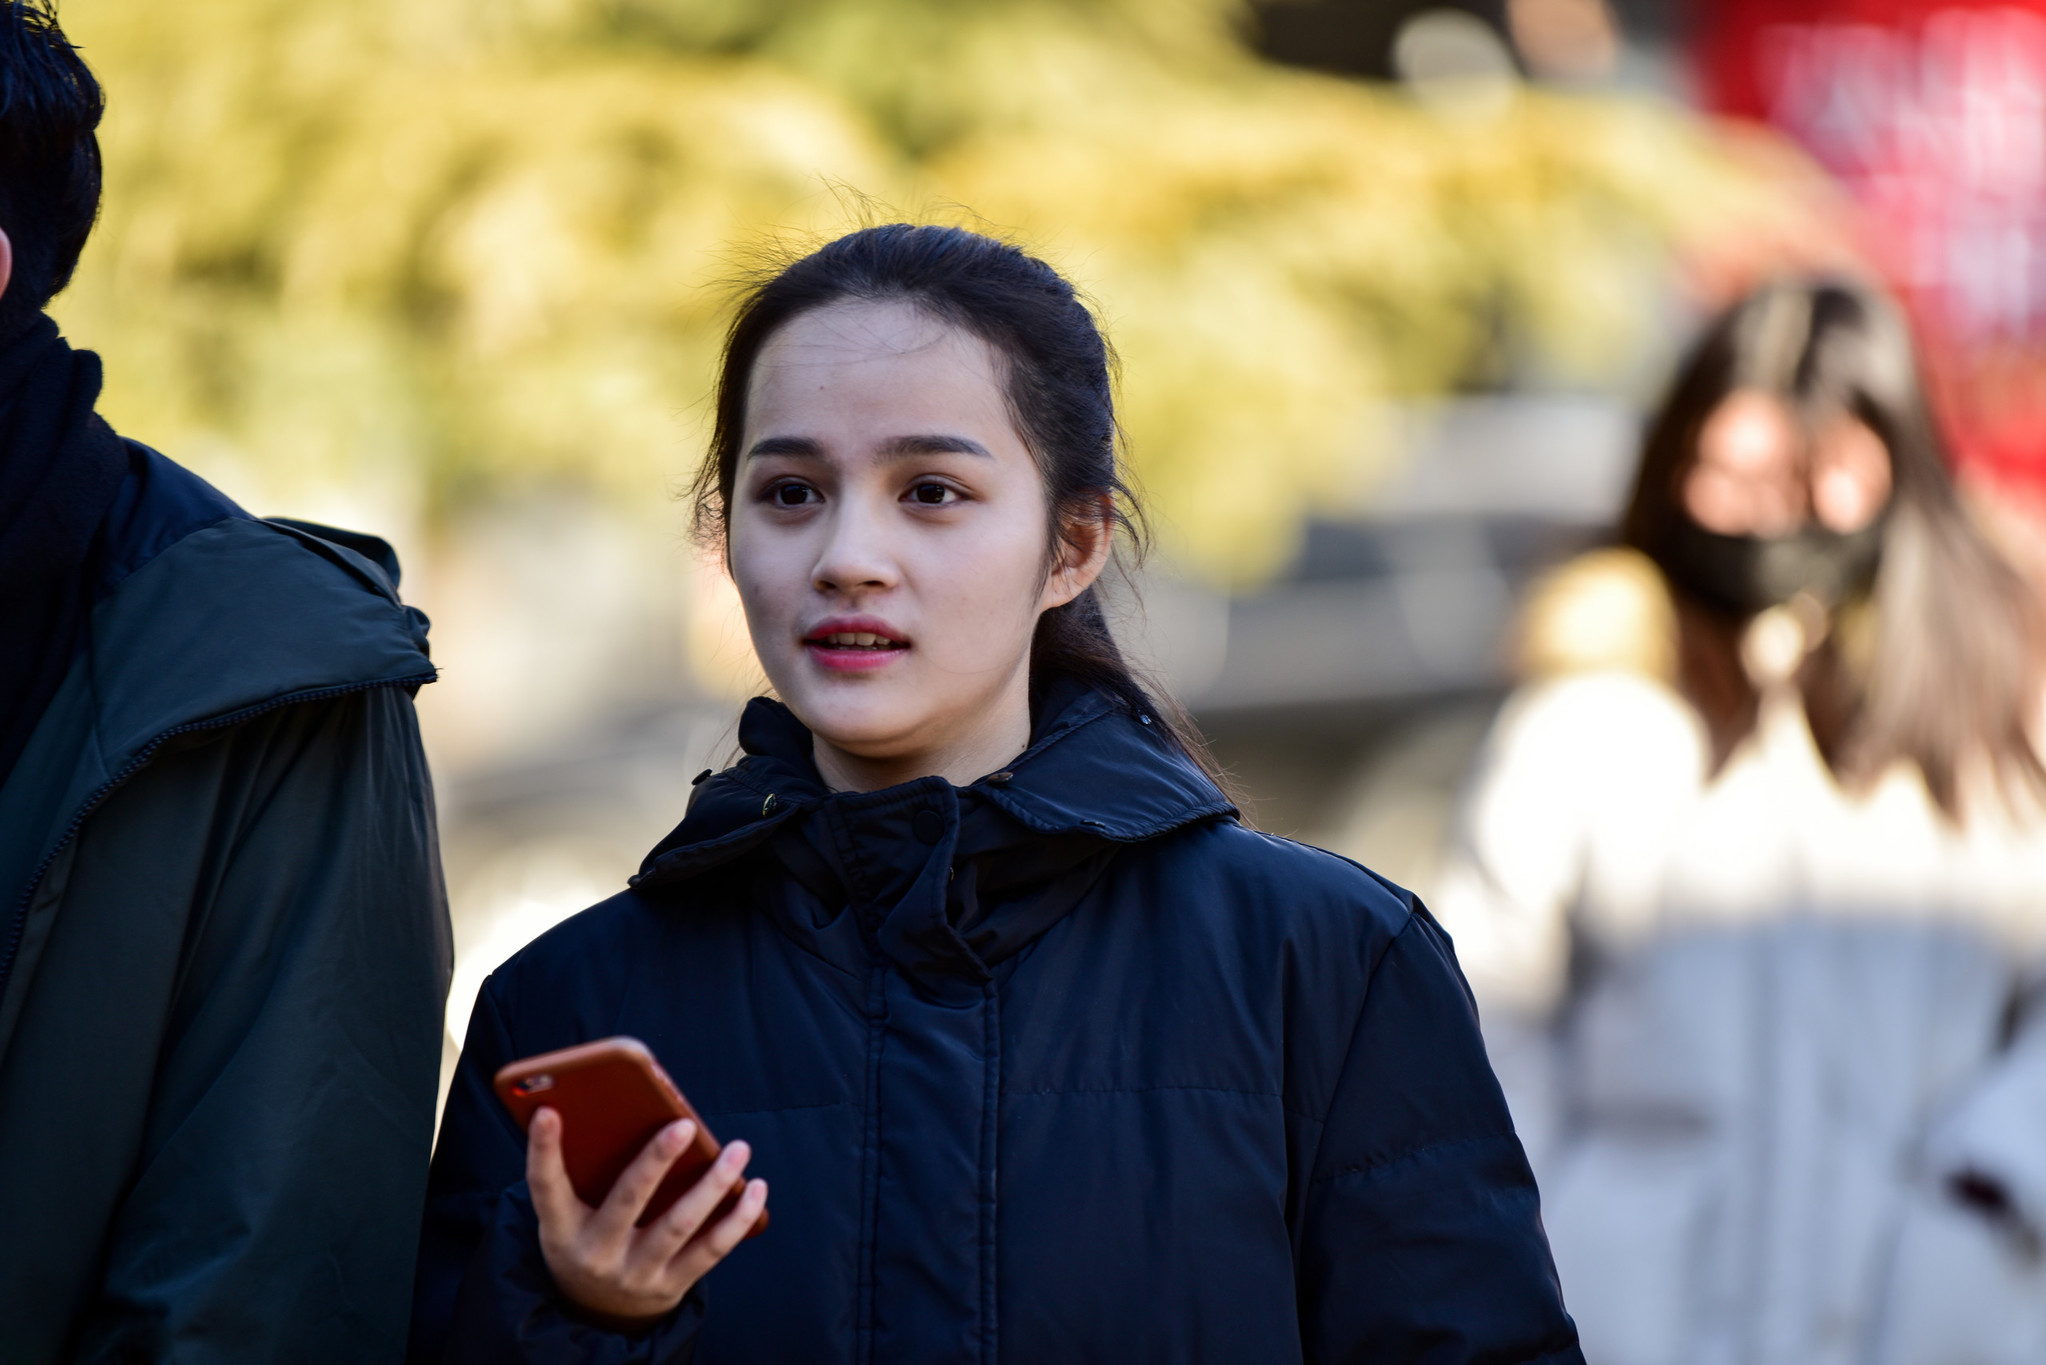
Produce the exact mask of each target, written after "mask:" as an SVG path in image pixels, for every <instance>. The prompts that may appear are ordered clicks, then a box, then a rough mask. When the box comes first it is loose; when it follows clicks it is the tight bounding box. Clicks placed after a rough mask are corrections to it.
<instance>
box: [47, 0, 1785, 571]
mask: <svg viewBox="0 0 2046 1365" xmlns="http://www.w3.org/2000/svg"><path fill="white" fill-rule="evenodd" d="M65 19H66V22H67V26H68V27H69V28H70V30H71V32H72V34H73V36H74V37H75V38H76V39H77V40H78V41H79V42H80V43H81V45H82V46H83V47H84V49H85V53H86V56H87V58H88V60H90V61H91V62H92V63H93V64H94V66H95V68H96V69H97V70H98V71H99V73H100V75H101V77H102V78H103V79H104V81H105V83H106V85H107V87H108V90H109V92H110V97H111V108H110V113H109V116H108V121H107V125H106V129H105V134H104V145H105V150H106V157H107V166H108V182H107V202H106V213H105V218H104V221H103V222H102V224H101V227H100V230H99V233H98V235H97V237H96V238H95V240H94V242H93V244H92V245H91V246H90V247H89V248H88V251H87V255H86V259H85V262H84V264H83V267H82V269H81V271H80V275H79V278H78V280H77V283H76V284H74V286H73V287H72V289H71V291H70V293H69V294H67V295H66V296H65V297H64V298H63V299H62V300H61V301H60V307H59V309H58V311H59V314H60V317H61V318H62V320H63V321H64V323H65V325H66V326H67V328H68V329H69V330H70V331H71V332H72V334H73V335H74V336H75V337H76V338H78V339H79V340H80V341H81V342H83V343H84V344H88V345H97V346H100V347H102V348H103V350H104V351H105V353H106V356H107V361H108V366H109V371H110V377H111V378H110V385H109V398H108V408H109V411H110V415H111V416H112V417H113V419H114V420H115V421H116V422H118V423H120V424H122V425H123V426H125V427H126V428H127V429H129V430H131V431H133V432H135V433H136V434H137V435H139V436H142V437H144V438H145V439H149V440H153V441H156V442H158V443H161V444H164V445H166V446H167V447H168V448H170V449H172V450H173V451H175V452H176V453H177V454H179V455H180V456H181V457H183V458H186V459H189V460H191V461H192V462H193V463H195V464H196V465H197V466H198V467H199V468H201V469H202V470H205V471H207V472H209V473H211V474H213V475H214V476H215V477H217V478H220V479H222V480H223V481H224V482H226V483H227V485H228V486H229V487H230V489H231V490H233V491H236V492H238V493H240V494H242V495H243V496H247V497H251V498H254V497H258V496H260V497H263V498H269V499H273V500H275V501H277V502H279V503H282V502H284V501H287V500H290V499H295V498H300V497H302V496H303V494H304V491H305V490H307V489H309V488H315V487H317V488H324V489H329V490H332V489H340V490H343V491H347V492H353V493H354V494H356V495H358V496H360V497H361V498H362V499H363V500H365V501H374V502H375V503H377V504H379V505H382V506H384V507H389V506H391V505H393V503H394V501H396V503H397V504H398V505H401V506H403V505H410V506H411V507H413V508H414V509H415V510H416V512H417V514H418V515H420V516H422V517H424V518H425V519H427V520H428V521H429V522H431V521H432V520H433V519H434V518H435V517H437V516H439V515H441V514H442V513H443V512H445V510H446V509H448V508H449V507H451V506H454V505H457V504H458V503H459V502H460V500H462V499H463V498H465V497H468V496H470V495H471V494H472V493H475V492H477V491H481V490H485V489H488V488H490V487H492V486H496V485H499V484H502V483H504V482H505V481H519V480H550V479H551V480H568V481H573V482H576V483H580V484H584V485H588V486H593V487H598V488H602V489H605V490H608V491H610V492H612V493H615V494H617V495H620V496H622V497H624V498H625V499H627V500H629V501H633V502H636V503H639V504H641V505H644V506H646V507H648V508H650V509H657V508H660V507H662V506H665V505H666V504H664V502H663V498H664V496H665V494H666V493H667V492H668V491H669V490H671V489H672V488H673V487H674V486H675V485H676V484H677V483H678V482H679V481H680V479H681V477H682V476H683V474H684V473H685V471H686V470H687V468H688V467H689V465H690V464H691V462H692V461H693V459H694V457H695V455H696V452H697V451H698V450H699V449H700V440H701V432H702V427H703V421H704V417H705V404H704V401H703V399H704V396H705V393H706V390H707V387H708V383H709V379H710V376H711V371H712V367H713V364H714V361H715V355H716V348H717V343H718V339H719V319H720V311H721V309H722V307H723V306H724V305H725V303H726V301H727V298H728V291H727V290H726V289H723V288H721V287H720V285H721V284H725V283H729V282H730V281H732V280H733V279H735V278H737V277H739V276H741V275H743V273H744V272H745V270H746V269H747V268H749V265H757V264H758V263H759V262H760V261H761V260H763V259H768V257H767V256H765V255H763V252H765V251H768V250H770V249H771V248H772V246H773V244H774V243H781V244H783V245H784V246H800V245H802V244H804V243H806V242H810V241H814V240H815V239H816V237H817V236H818V235H819V234H822V233H827V232H832V231H837V230H840V229H842V228H844V227H846V226H848V225H850V223H851V222H852V221H854V220H855V219H856V218H857V217H858V216H859V214H860V213H861V212H863V211H865V210H863V208H862V203H863V200H862V199H861V196H864V195H871V196H873V197H874V200H875V201H876V202H879V203H883V204H888V205H893V206H897V207H899V208H902V209H904V210H906V211H907V212H909V213H910V214H911V215H912V216H917V217H923V218H952V219H959V220H964V221H975V222H980V223H982V224H984V225H991V226H992V227H993V228H994V229H995V230H997V231H999V232H1002V233H1004V234H1006V235H1009V236H1012V237H1013V238H1015V239H1017V240H1020V241H1021V242H1022V243H1024V244H1025V245H1027V246H1030V247H1032V248H1033V249H1035V250H1038V251H1040V252H1042V253H1044V254H1046V255H1047V256H1048V257H1049V258H1050V259H1051V260H1053V261H1054V263H1056V264H1058V265H1060V266H1061V267H1063V268H1065V269H1067V270H1068V271H1070V272H1071V273H1072V274H1073V275H1074V276H1075V277H1076V278H1077V279H1078V280H1079V281H1081V282H1082V284H1083V285H1084V286H1085V287H1087V288H1088V289H1089V290H1090V291H1091V292H1092V293H1093V295H1094V296H1095V297H1096V298H1097V299H1098V300H1099V301H1100V303H1101V305H1102V308H1103V312H1104V315H1105V318H1106V320H1107V322H1108V324H1109V326H1110V327H1111V329H1112V334H1113V336H1114V338H1115V340H1116V342H1117V344H1118V346H1119V348H1120V350H1121V352H1122V355H1123V359H1124V363H1125V394H1124V400H1125V409H1126V424H1127V428H1128V431H1129V436H1130V442H1131V450H1132V454H1133V458H1134V460H1135V462H1136V467H1137V470H1138V473H1139V476H1140V478H1141V479H1142V481H1143V483H1144V485H1145V486H1146V488H1147V489H1148V491H1149V492H1150V494H1151V496H1152V499H1153V502H1154V505H1155V507H1156V509H1157V511H1158V512H1159V513H1160V514H1161V517H1160V520H1161V523H1162V526H1163V529H1164V532H1165V541H1166V545H1167V548H1168V550H1169V551H1170V553H1171V554H1172V556H1173V558H1174V559H1175V560H1176V561H1177V562H1178V563H1180V564H1182V565H1184V566H1186V567H1188V568H1190V569H1192V570H1194V571H1196V572H1199V573H1201V574H1203V575H1205V576H1208V577H1210V578H1211V579H1214V580H1216V581H1220V582H1227V583H1244V582H1248V581H1253V580H1255V579H1256V578H1257V577H1258V576H1260V575H1262V574H1265V573H1268V572H1270V571H1271V570H1272V569H1273V568H1274V567H1276V566H1278V565H1279V564H1281V563H1282V562H1283V561H1284V559H1285V557H1286V555H1287V554H1288V553H1289V552H1290V549H1291V545H1292V537H1293V535H1294V532H1295V527H1296V525H1297V523H1298V520H1299V516H1300V514H1301V512H1302V510H1303V509H1304V508H1305V507H1307V506H1309V505H1313V504H1316V503H1318V502H1324V501H1326V500H1328V499H1331V498H1335V497H1338V496H1350V495H1351V494H1352V493H1353V492H1354V490H1355V489H1357V488H1359V487H1362V486H1365V485H1367V484H1368V482H1369V480H1370V478H1371V476H1372V475H1373V473H1374V471H1375V470H1376V469H1377V467H1378V466H1379V465H1381V464H1383V463H1384V462H1385V460H1386V459H1387V458H1388V456H1387V452H1386V451H1385V449H1384V448H1383V446H1382V445H1380V444H1376V443H1374V441H1373V439H1372V431H1373V428H1372V422H1371V417H1372V412H1373V405H1374V403H1376V402H1377V401H1379V400H1381V399H1383V398H1385V397H1387V396H1397V395H1407V394H1419V393H1430V392H1437V391H1441V390H1444V389H1449V388H1454V387H1457V386H1459V385H1461V384H1465V383H1467V382H1469V381H1470V379H1471V377H1472V376H1473V375H1474V374H1482V373H1484V368H1483V367H1484V359H1485V357H1486V356H1487V355H1488V354H1491V353H1492V352H1493V351H1494V350H1496V346H1497V338H1498V336H1499V335H1500V334H1501V332H1502V329H1503V331H1504V333H1505V334H1506V335H1508V336H1510V337H1514V338H1519V339H1520V341H1521V343H1522V344H1524V345H1525V346H1527V347H1528V348H1531V349H1533V350H1535V351H1538V352H1539V353H1540V354H1542V355H1543V356H1544V357H1545V361H1546V363H1547V364H1548V365H1549V367H1550V368H1551V369H1553V370H1555V371H1558V372H1560V373H1563V374H1565V375H1568V376H1574V377H1577V378H1580V379H1585V380H1593V381H1595V380H1598V379H1600V378H1602V377H1606V376H1609V375H1611V374H1613V373H1615V372H1617V371H1619V370H1620V369H1621V368H1623V367H1624V366H1625V364H1626V363H1627V361H1628V359H1629V357H1630V356H1631V355H1633V354H1634V353H1635V351H1636V350H1637V348H1638V347H1639V346H1640V344H1641V343H1642V340H1643V330H1642V329H1643V328H1644V327H1646V326H1649V325H1652V317H1651V314H1650V311H1649V309H1648V308H1647V307H1646V306H1645V304H1646V303H1647V301H1648V300H1650V299H1652V298H1653V297H1654V296H1655V294H1656V293H1657V292H1658V290H1659V289H1660V288H1661V287H1662V286H1661V281H1662V280H1664V279H1666V274H1665V272H1666V269H1667V266H1668V262H1669V259H1670V255H1671V253H1672V252H1673V251H1676V252H1682V251H1684V250H1686V249H1688V248H1689V247H1690V246H1692V245H1695V244H1707V243H1713V242H1718V241H1723V240H1727V239H1730V238H1734V237H1742V236H1746V237H1759V238H1762V239H1782V238H1792V237H1797V236H1800V235H1804V234H1808V233H1810V232H1812V231H1814V230H1819V229H1816V228H1815V227H1814V224H1813V212H1812V210H1811V209H1810V207H1809V205H1808V204H1806V203H1804V202H1801V201H1799V200H1797V199H1796V198H1794V197H1786V196H1784V195H1783V194H1781V193H1780V192H1779V191H1778V190H1777V189H1776V188H1775V186H1774V184H1773V182H1772V181H1771V179H1770V178H1769V177H1768V176H1766V175H1762V174H1758V173H1756V172H1755V171H1754V170H1753V169H1752V164H1751V163H1752V160H1753V158H1752V157H1749V156H1746V155H1744V154H1741V153H1738V152H1737V151H1735V150H1730V149H1729V147H1728V145H1727V144H1725V143H1724V142H1722V141H1721V140H1720V138H1719V136H1718V135H1717V134H1715V133H1714V132H1713V131H1712V130H1710V129H1709V128H1707V127H1705V126H1704V125H1701V124H1699V123H1697V122H1696V121H1694V120H1693V119H1691V118H1689V117H1688V116H1686V115H1684V114H1682V113H1680V112H1678V111H1675V110H1672V109H1667V108H1663V107H1659V106H1656V105H1653V104H1650V103H1642V102H1627V101H1622V100H1613V99H1604V100H1594V99H1591V98H1584V97H1579V98H1565V97H1560V96H1556V95H1552V94H1542V93H1538V92H1532V91H1525V90H1521V91H1516V92H1514V93H1513V94H1512V95H1511V97H1510V99H1509V100H1508V101H1507V102H1506V103H1504V104H1503V105H1502V104H1499V103H1497V102H1492V103H1487V104H1479V103H1473V104H1472V105H1471V106H1470V108H1469V109H1467V110H1462V111H1460V110H1459V108H1458V107H1457V106H1456V104H1455V102H1454V101H1453V100H1452V101H1448V102H1444V101H1441V100H1435V101H1428V102H1417V101H1414V100H1410V99H1409V98H1407V97H1405V96H1404V95H1403V94H1402V93H1400V92H1399V91H1397V90H1393V89H1387V88H1382V87H1371V86H1367V85H1365V84H1361V83H1357V82H1349V81H1342V80H1338V79H1334V78H1329V77H1323V76H1318V75H1314V74H1311V73H1307V72H1303V71H1297V70H1289V69H1284V68H1279V67H1274V66H1271V65H1269V64H1266V63H1264V62H1262V61H1260V60H1259V59H1258V58H1256V57H1255V56H1254V55H1253V54H1252V53H1251V52H1250V51H1249V50H1248V48H1247V47H1246V46H1245V44H1244V43H1243V42H1242V41H1241V39H1240V37H1239V32H1240V30H1241V29H1242V28H1243V27H1244V26H1245V24H1246V23H1247V19H1246V11H1245V10H1244V8H1243V6H1242V5H1241V4H1240V3H1238V0H980V2H979V3H976V4H973V5H962V4H959V3H957V2H956V0H404V2H403V3H400V2H399V0H353V2H352V3H350V4H347V5H324V6H323V5H306V4H303V3H296V2H295V0H187V3H185V4H182V5H175V6H171V5H163V4H160V3H154V2H153V0H73V3H72V5H71V6H70V8H69V9H68V10H67V12H66V14H65ZM838 187H844V188H849V189H850V190H852V191H855V192H857V193H855V194H850V195H849V194H846V193H844V192H843V190H842V189H840V188H838ZM958 206H965V207H958ZM969 209H970V211H971V214H977V215H979V218H977V219H976V218H973V217H971V216H970V215H969V213H968V210H969Z"/></svg>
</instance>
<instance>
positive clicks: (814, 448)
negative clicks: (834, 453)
mask: <svg viewBox="0 0 2046 1365" xmlns="http://www.w3.org/2000/svg"><path fill="white" fill-rule="evenodd" d="M756 455H795V456H801V457H805V458H808V459H812V460H816V459H822V458H823V456H824V446H823V445H822V444H821V443H820V442H817V441H814V440H812V439H810V438H809V437H808V436H763V437H761V438H760V439H759V440H757V441H755V442H754V443H753V444H752V446H751V447H750V448H749V449H748V450H747V451H746V458H747V459H749V460H750V459H752V458H753V457H754V456H756Z"/></svg>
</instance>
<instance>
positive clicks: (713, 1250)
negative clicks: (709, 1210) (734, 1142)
mask: <svg viewBox="0 0 2046 1365" xmlns="http://www.w3.org/2000/svg"><path fill="white" fill-rule="evenodd" d="M766 1207H767V1182H766V1181H765V1180H749V1181H747V1182H746V1188H745V1191H744V1192H743V1193H741V1194H740V1196H739V1202H738V1203H736V1204H734V1205H733V1206H732V1211H731V1212H730V1213H728V1214H726V1215H725V1216H724V1217H722V1218H720V1219H718V1220H717V1222H715V1223H712V1224H711V1225H710V1228H709V1230H708V1231H706V1232H705V1233H704V1234H703V1235H702V1236H701V1237H698V1238H697V1239H696V1240H695V1241H693V1242H691V1243H689V1244H688V1245H687V1246H685V1247H683V1248H682V1250H681V1252H680V1253H679V1254H678V1255H677V1256H676V1257H675V1259H674V1261H673V1262H672V1263H671V1264H672V1270H673V1273H674V1274H675V1277H676V1278H678V1279H680V1280H682V1281H683V1282H684V1283H685V1284H695V1283H696V1282H697V1281H698V1280H700V1279H702V1278H703V1277H704V1276H705V1275H707V1274H709V1273H710V1269H711V1267H712V1266H714V1265H716V1264H717V1263H718V1262H719V1261H722V1260H724V1259H725V1257H727V1256H729V1255H731V1254H732V1249H733V1248H734V1247H736V1246H738V1245H739V1243H741V1242H743V1241H745V1240H746V1234H747V1233H749V1232H751V1231H753V1225H754V1224H755V1223H757V1222H759V1221H760V1211H761V1210H762V1209H764V1208H766Z"/></svg>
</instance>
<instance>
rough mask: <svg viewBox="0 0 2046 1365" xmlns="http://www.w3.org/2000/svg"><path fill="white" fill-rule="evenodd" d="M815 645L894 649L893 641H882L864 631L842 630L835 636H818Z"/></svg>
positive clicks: (838, 647) (878, 637)
mask: <svg viewBox="0 0 2046 1365" xmlns="http://www.w3.org/2000/svg"><path fill="white" fill-rule="evenodd" d="M817 643H818V644H820V645H831V646H833V647H834V648H837V649H874V648H880V649H894V648H896V644H895V641H893V640H884V639H882V638H881V637H880V636H878V635H870V634H868V633H867V632H866V631H864V630H844V631H840V632H838V633H837V634H836V635H820V636H818V637H817Z"/></svg>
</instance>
